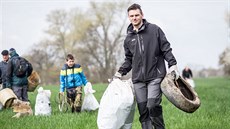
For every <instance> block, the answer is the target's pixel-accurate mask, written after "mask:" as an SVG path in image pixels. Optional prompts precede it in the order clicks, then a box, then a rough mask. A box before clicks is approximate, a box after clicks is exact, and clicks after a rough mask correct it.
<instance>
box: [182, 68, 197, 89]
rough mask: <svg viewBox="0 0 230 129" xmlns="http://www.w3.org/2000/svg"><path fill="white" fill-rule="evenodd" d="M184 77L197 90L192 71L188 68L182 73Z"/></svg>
mask: <svg viewBox="0 0 230 129" xmlns="http://www.w3.org/2000/svg"><path fill="white" fill-rule="evenodd" d="M182 77H183V78H184V79H185V80H186V81H187V82H188V83H189V84H190V86H191V87H192V88H195V86H196V85H195V82H194V81H193V75H192V70H191V69H190V68H189V67H188V66H186V67H185V68H184V69H183V71H182Z"/></svg>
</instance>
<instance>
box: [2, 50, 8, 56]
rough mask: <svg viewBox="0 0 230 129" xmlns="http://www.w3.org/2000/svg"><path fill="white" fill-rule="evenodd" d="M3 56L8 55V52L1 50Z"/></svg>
mask: <svg viewBox="0 0 230 129" xmlns="http://www.w3.org/2000/svg"><path fill="white" fill-rule="evenodd" d="M1 54H2V55H3V56H6V55H9V52H8V51H7V50H3V51H2V53H1Z"/></svg>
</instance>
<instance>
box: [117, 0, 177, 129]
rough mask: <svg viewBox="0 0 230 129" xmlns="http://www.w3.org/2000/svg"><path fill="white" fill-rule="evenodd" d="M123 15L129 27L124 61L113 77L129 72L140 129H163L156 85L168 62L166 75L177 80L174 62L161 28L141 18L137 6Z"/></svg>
mask: <svg viewBox="0 0 230 129" xmlns="http://www.w3.org/2000/svg"><path fill="white" fill-rule="evenodd" d="M127 12H128V17H129V20H130V22H131V24H130V25H129V26H128V29H127V36H126V38H125V40H124V50H125V61H124V63H123V64H122V65H121V67H120V68H119V70H118V71H117V72H116V73H115V75H114V78H121V77H122V76H123V75H126V74H127V73H128V72H129V71H130V70H131V69H132V81H133V85H134V90H135V96H136V101H137V105H138V110H139V114H140V117H139V121H140V122H141V126H142V129H153V126H154V128H155V129H164V128H165V125H164V120H163V113H162V106H161V105H160V103H161V100H162V98H161V97H162V91H161V89H160V84H161V82H162V80H163V78H164V77H165V75H166V67H165V61H164V60H166V61H167V62H168V67H169V72H170V73H172V74H173V75H174V77H175V79H178V78H179V72H178V70H177V61H176V59H175V57H174V55H173V54H172V48H171V47H170V43H169V42H168V41H167V39H166V37H165V34H164V32H163V31H162V30H161V28H160V27H158V26H157V25H155V24H151V23H149V22H147V20H146V19H143V12H142V10H141V6H140V5H138V4H133V5H131V6H130V7H129V8H128V10H127Z"/></svg>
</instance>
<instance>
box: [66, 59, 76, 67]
mask: <svg viewBox="0 0 230 129" xmlns="http://www.w3.org/2000/svg"><path fill="white" fill-rule="evenodd" d="M66 64H67V65H68V66H69V67H73V65H74V60H71V59H68V61H66Z"/></svg>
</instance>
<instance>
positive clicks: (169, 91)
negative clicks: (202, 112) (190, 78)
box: [161, 74, 201, 113]
mask: <svg viewBox="0 0 230 129" xmlns="http://www.w3.org/2000/svg"><path fill="white" fill-rule="evenodd" d="M161 90H162V92H163V94H164V95H165V97H166V98H167V99H168V100H169V101H170V102H171V103H172V104H173V105H175V106H176V107H177V108H179V109H181V110H182V111H185V112H187V113H193V112H194V111H196V110H197V109H198V108H199V107H200V104H201V103H200V99H199V97H198V95H197V93H196V91H195V90H194V89H193V88H192V87H191V86H190V85H189V84H188V83H187V82H186V81H185V80H184V79H183V78H181V77H179V78H178V79H177V80H176V81H174V79H173V77H172V75H171V74H167V75H166V76H165V78H164V79H163V81H162V83H161Z"/></svg>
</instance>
